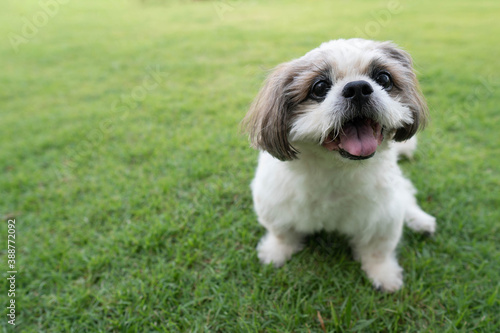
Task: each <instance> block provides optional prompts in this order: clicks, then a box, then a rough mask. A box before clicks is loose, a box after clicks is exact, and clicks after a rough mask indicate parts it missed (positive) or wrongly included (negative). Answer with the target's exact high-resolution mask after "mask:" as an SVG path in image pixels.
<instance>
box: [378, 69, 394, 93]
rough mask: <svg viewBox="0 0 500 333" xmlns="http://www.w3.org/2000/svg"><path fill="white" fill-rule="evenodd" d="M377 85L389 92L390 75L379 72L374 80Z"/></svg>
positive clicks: (390, 84)
mask: <svg viewBox="0 0 500 333" xmlns="http://www.w3.org/2000/svg"><path fill="white" fill-rule="evenodd" d="M375 81H377V83H378V84H380V85H381V86H382V88H384V89H385V90H387V91H389V90H391V89H392V78H391V74H389V73H387V72H380V73H379V74H378V75H377V78H376V79H375Z"/></svg>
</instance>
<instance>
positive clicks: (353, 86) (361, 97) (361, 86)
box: [342, 80, 373, 103]
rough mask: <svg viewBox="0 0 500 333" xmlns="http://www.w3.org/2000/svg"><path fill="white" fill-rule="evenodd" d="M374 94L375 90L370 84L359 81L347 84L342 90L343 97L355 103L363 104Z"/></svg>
mask: <svg viewBox="0 0 500 333" xmlns="http://www.w3.org/2000/svg"><path fill="white" fill-rule="evenodd" d="M372 92H373V88H372V86H371V85H370V84H369V83H368V82H366V81H363V80H359V81H352V82H349V83H348V84H346V85H345V86H344V89H342V96H344V97H345V98H347V99H350V100H352V101H353V102H357V103H360V102H361V103H362V102H365V101H366V99H368V97H370V95H371V93H372Z"/></svg>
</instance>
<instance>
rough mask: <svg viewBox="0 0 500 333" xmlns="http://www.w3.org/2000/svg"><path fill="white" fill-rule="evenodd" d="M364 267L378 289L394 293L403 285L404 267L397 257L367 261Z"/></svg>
mask: <svg viewBox="0 0 500 333" xmlns="http://www.w3.org/2000/svg"><path fill="white" fill-rule="evenodd" d="M363 269H364V270H365V272H366V274H367V275H368V277H369V278H370V280H371V281H372V283H373V286H374V287H375V288H377V289H380V290H382V291H386V292H391V293H392V292H395V291H397V290H399V289H401V287H402V286H403V269H402V268H401V267H400V266H399V265H398V263H397V261H396V260H395V259H388V260H386V261H384V262H382V263H370V262H369V263H365V265H363Z"/></svg>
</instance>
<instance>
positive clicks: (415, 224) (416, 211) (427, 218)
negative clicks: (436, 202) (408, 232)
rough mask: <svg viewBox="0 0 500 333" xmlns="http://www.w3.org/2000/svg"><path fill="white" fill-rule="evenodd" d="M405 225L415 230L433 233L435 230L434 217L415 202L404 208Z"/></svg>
mask: <svg viewBox="0 0 500 333" xmlns="http://www.w3.org/2000/svg"><path fill="white" fill-rule="evenodd" d="M405 223H406V225H407V226H408V227H409V228H410V229H412V230H415V231H418V232H426V233H429V234H431V235H432V234H433V233H434V231H436V218H435V217H434V216H431V215H429V214H427V213H426V212H424V211H423V210H422V208H420V207H419V206H418V204H417V203H416V202H415V203H413V204H412V205H410V206H409V207H408V208H407V209H406V213H405Z"/></svg>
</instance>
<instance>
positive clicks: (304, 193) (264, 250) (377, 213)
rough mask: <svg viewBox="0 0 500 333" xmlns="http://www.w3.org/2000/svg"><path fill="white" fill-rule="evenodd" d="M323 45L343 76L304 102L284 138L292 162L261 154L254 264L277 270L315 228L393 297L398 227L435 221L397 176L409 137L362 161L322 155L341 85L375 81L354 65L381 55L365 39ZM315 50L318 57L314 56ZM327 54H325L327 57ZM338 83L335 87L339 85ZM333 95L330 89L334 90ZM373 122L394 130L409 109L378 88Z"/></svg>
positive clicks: (387, 142)
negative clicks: (340, 239)
mask: <svg viewBox="0 0 500 333" xmlns="http://www.w3.org/2000/svg"><path fill="white" fill-rule="evenodd" d="M338 43H339V42H338V41H337V44H334V46H335V47H333V46H332V42H330V43H326V44H323V45H322V46H321V47H320V48H319V49H317V50H315V52H316V53H314V52H313V51H311V52H310V53H308V54H306V56H305V57H309V56H315V55H317V53H318V52H326V51H329V52H328V53H325V54H327V55H325V56H324V58H327V61H331V62H334V63H335V64H336V66H337V68H341V69H342V72H341V73H340V74H339V73H335V74H332V75H337V76H336V78H335V80H336V83H335V85H334V86H333V87H332V90H331V91H330V92H329V94H328V96H327V98H326V99H325V101H324V102H323V103H321V104H317V103H316V104H315V103H305V104H304V105H300V106H299V107H300V108H302V111H303V112H301V113H300V116H298V117H296V119H295V120H294V123H293V124H292V126H291V130H290V133H289V137H290V141H291V142H292V143H293V145H294V147H296V148H297V150H298V151H299V152H300V154H299V156H298V159H296V160H291V161H280V160H278V159H276V158H274V157H272V156H271V155H270V154H268V153H267V152H264V151H263V152H261V153H260V156H259V164H258V167H257V171H256V174H255V178H254V180H253V182H252V184H251V188H252V192H253V200H254V206H255V211H256V213H257V215H258V220H259V223H260V224H262V225H263V226H264V227H265V228H266V229H267V231H268V233H267V235H266V236H264V237H263V238H262V240H261V241H260V243H259V245H258V247H257V250H258V255H259V258H260V260H261V261H262V262H263V263H265V264H268V263H273V264H274V265H275V266H281V265H283V264H284V263H285V262H286V261H287V260H289V259H290V258H291V256H292V255H293V254H294V253H296V252H298V251H300V250H301V249H302V241H303V237H304V236H305V235H308V234H312V233H315V232H318V231H320V230H326V231H337V232H340V233H342V234H345V235H347V236H349V238H350V242H351V246H352V247H353V253H354V257H355V259H357V260H359V261H360V262H361V267H362V269H363V270H364V271H365V272H366V274H367V275H368V277H369V278H370V279H371V281H372V282H373V285H374V286H375V287H377V288H381V289H382V290H385V291H390V292H392V291H395V290H398V289H399V288H401V286H402V285H403V278H402V269H401V267H400V266H399V265H398V263H397V260H396V255H395V250H396V246H397V244H398V242H399V239H400V237H401V234H402V228H403V222H406V223H407V225H408V226H409V227H410V228H412V229H414V230H417V231H425V232H429V233H433V232H434V231H435V228H436V224H435V219H434V218H433V217H432V216H430V215H428V214H427V213H425V212H423V211H422V210H421V208H420V207H419V206H418V204H417V202H416V199H415V197H414V195H415V193H416V190H415V189H414V187H413V185H412V184H411V182H410V181H409V180H407V179H406V178H405V177H404V176H403V175H402V173H401V170H400V168H399V166H398V164H397V158H398V154H404V155H407V156H411V155H412V153H413V151H414V149H415V147H416V141H415V140H414V139H412V140H409V141H407V142H406V143H394V142H392V141H391V138H385V139H384V141H383V142H382V144H381V145H380V146H379V147H378V148H377V151H376V154H375V155H374V156H373V157H371V158H369V159H366V160H361V161H359V160H349V159H346V158H343V157H341V156H340V155H339V154H338V152H335V151H333V152H332V151H328V150H327V149H325V148H324V147H322V146H321V145H320V144H319V142H321V140H322V139H324V138H325V137H326V136H327V135H328V133H329V132H330V131H332V129H335V128H336V126H338V124H339V123H340V121H341V120H339V119H337V117H339V115H338V114H336V113H335V105H336V103H338V99H339V95H340V90H341V88H342V86H343V85H344V84H345V83H347V82H349V81H350V80H353V79H363V80H367V81H368V82H370V83H371V84H372V85H373V86H374V87H376V83H374V82H373V81H372V80H371V79H370V78H368V77H366V76H363V75H362V74H360V73H359V72H358V66H359V65H360V64H362V63H363V62H368V61H369V60H370V59H372V58H373V57H380V56H383V55H382V54H380V53H379V51H377V49H376V48H372V47H371V44H365V42H364V41H360V40H359V41H357V42H356V41H355V42H351V43H352V44H354V46H352V45H350V43H344V42H343V41H340V46H341V47H339V44H338ZM318 50H319V51H318ZM325 50H326V51H325ZM339 82H340V83H339ZM335 89H336V90H338V91H336V90H335ZM373 95H374V98H375V99H376V101H377V103H378V104H377V105H379V109H380V111H381V112H380V113H379V114H377V116H376V117H377V121H379V122H380V123H381V124H382V125H384V127H385V128H397V127H398V126H402V125H403V124H404V123H408V122H411V121H412V117H411V114H410V112H409V110H408V108H407V107H406V106H404V105H402V104H400V103H399V102H398V100H397V98H391V97H390V96H389V95H388V94H387V93H386V92H385V91H384V90H382V89H375V91H374V93H373Z"/></svg>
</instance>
